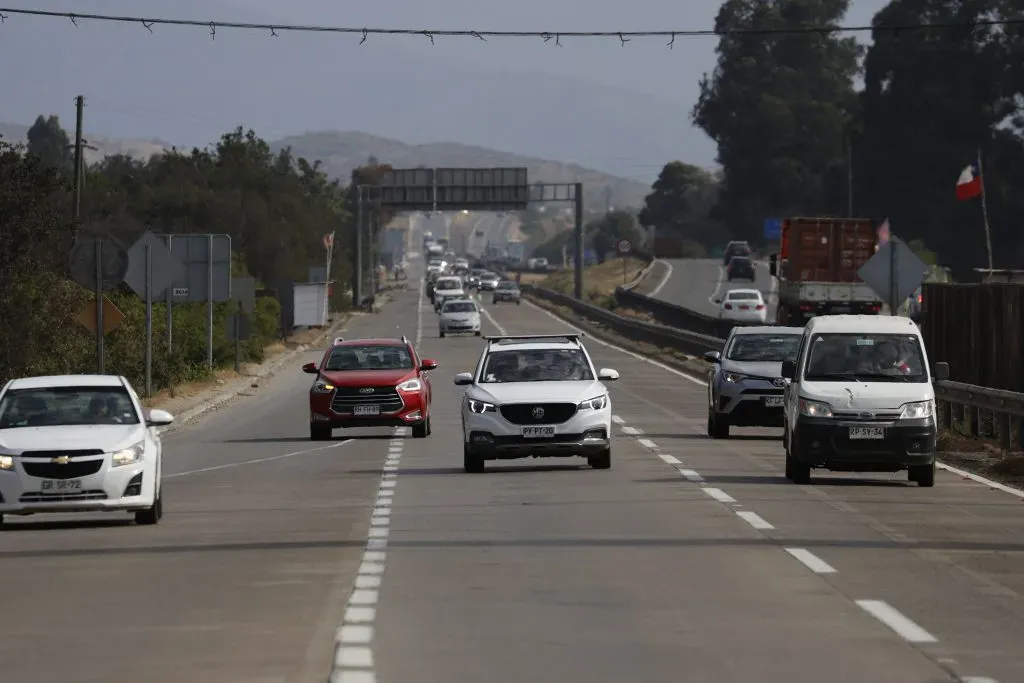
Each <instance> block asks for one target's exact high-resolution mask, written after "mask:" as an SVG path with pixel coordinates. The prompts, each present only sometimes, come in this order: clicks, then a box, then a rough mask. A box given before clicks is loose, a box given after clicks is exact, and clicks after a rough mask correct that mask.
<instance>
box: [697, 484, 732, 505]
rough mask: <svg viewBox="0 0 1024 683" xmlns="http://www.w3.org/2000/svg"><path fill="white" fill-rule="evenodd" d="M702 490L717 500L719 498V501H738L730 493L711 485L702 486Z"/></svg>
mask: <svg viewBox="0 0 1024 683" xmlns="http://www.w3.org/2000/svg"><path fill="white" fill-rule="evenodd" d="M700 490H701V491H703V492H704V493H706V494H708V495H709V496H711V497H712V498H714V499H715V500H717V501H718V502H719V503H735V502H736V499H735V498H733V497H732V496H730V495H729V494H728V493H726V492H725V491H723V490H722V489H716V488H714V487H711V486H702V487H701V489H700Z"/></svg>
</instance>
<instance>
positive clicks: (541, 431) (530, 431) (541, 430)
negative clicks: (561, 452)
mask: <svg viewBox="0 0 1024 683" xmlns="http://www.w3.org/2000/svg"><path fill="white" fill-rule="evenodd" d="M554 435H555V428H554V427H523V438H524V439H544V438H546V437H549V436H554Z"/></svg>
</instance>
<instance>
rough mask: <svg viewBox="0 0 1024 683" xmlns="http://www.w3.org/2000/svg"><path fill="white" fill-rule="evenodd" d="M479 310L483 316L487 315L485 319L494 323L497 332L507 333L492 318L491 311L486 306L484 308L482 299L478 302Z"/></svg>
mask: <svg viewBox="0 0 1024 683" xmlns="http://www.w3.org/2000/svg"><path fill="white" fill-rule="evenodd" d="M481 296H482V295H481ZM527 303H529V302H527ZM480 310H481V311H483V312H484V315H485V316H487V320H489V321H490V323H491V324H492V325H494V329H496V330H498V334H501V335H505V334H508V332H506V331H505V328H504V327H502V326H501V325H499V324H498V321H497V320H495V319H494V316H493V315H491V312H490V311H488V310H487V309H486V308H484V304H483V301H481V302H480Z"/></svg>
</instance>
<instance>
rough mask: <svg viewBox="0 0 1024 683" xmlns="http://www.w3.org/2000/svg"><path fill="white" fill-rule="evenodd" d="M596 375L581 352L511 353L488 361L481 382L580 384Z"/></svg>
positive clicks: (504, 352)
mask: <svg viewBox="0 0 1024 683" xmlns="http://www.w3.org/2000/svg"><path fill="white" fill-rule="evenodd" d="M593 379H594V373H593V372H591V370H590V364H589V363H588V362H587V358H586V356H584V355H583V352H582V351H580V350H579V349H518V350H517V349H508V350H502V351H492V352H490V353H488V354H487V357H486V358H485V359H484V367H483V371H482V372H481V373H480V382H482V383H493V382H580V381H588V380H589V381H592V380H593Z"/></svg>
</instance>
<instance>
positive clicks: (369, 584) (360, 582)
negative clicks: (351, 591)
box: [354, 574, 383, 590]
mask: <svg viewBox="0 0 1024 683" xmlns="http://www.w3.org/2000/svg"><path fill="white" fill-rule="evenodd" d="M382 581H383V580H382V578H381V577H379V576H365V575H363V574H360V575H359V576H357V577H356V582H355V584H354V587H355V588H372V589H374V590H377V589H379V588H380V584H381V583H382Z"/></svg>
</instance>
